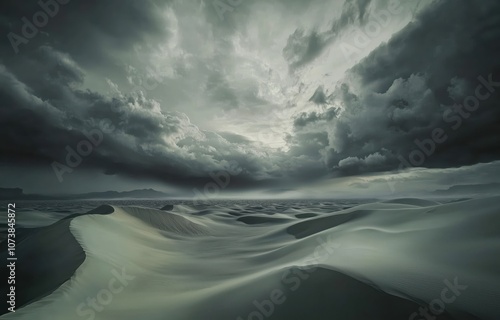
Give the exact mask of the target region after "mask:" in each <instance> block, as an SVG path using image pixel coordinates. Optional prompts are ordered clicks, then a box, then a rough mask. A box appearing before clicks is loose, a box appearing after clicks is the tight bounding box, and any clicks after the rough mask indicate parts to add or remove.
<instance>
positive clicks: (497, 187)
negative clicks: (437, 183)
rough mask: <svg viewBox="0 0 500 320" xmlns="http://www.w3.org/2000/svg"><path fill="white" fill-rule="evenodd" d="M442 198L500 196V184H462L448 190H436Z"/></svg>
mask: <svg viewBox="0 0 500 320" xmlns="http://www.w3.org/2000/svg"><path fill="white" fill-rule="evenodd" d="M435 194H437V195H442V196H455V195H483V194H484V195H486V194H500V183H485V184H462V185H456V186H452V187H449V188H448V189H443V190H436V191H435Z"/></svg>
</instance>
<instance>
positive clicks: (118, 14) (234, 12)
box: [0, 0, 500, 197]
mask: <svg viewBox="0 0 500 320" xmlns="http://www.w3.org/2000/svg"><path fill="white" fill-rule="evenodd" d="M0 35H1V38H0V139H1V142H0V176H1V177H2V179H1V181H0V187H22V188H24V189H25V191H27V192H39V193H61V192H89V191H103V190H109V189H113V190H131V189H139V188H148V187H152V188H155V189H158V190H163V191H167V192H172V193H182V194H185V195H189V194H190V192H192V190H193V189H197V190H204V188H206V187H207V185H208V186H214V185H217V186H218V187H219V189H220V191H221V193H222V194H227V195H243V194H247V195H254V196H256V197H257V196H259V195H266V196H277V197H279V196H284V195H286V196H293V197H299V196H301V195H305V196H308V197H314V196H335V195H339V196H343V195H344V196H345V195H353V196H354V195H359V196H361V197H362V196H370V195H374V196H382V195H389V196H390V195H395V194H398V192H401V191H404V192H408V193H412V192H413V193H415V192H424V191H432V190H436V189H443V188H446V187H450V186H453V185H457V184H480V183H490V182H495V181H498V176H499V172H500V170H499V169H500V162H499V160H500V148H499V147H498V146H499V142H500V135H499V132H500V109H499V106H498V103H499V97H500V96H499V91H500V59H499V58H498V57H500V45H499V43H500V41H499V40H500V3H499V2H498V1H497V0H483V1H472V0H421V1H416V0H415V1H414V0H345V1H344V0H329V1H327V0H310V1H305V0H303V1H301V0H272V1H270V0H193V1H181V0H171V1H167V0H163V1H160V0H156V1H155V0H144V1H132V0H104V1H98V0H59V1H56V0H41V1H31V0H29V1H14V0H9V1H2V2H1V3H0ZM214 183H215V184H214Z"/></svg>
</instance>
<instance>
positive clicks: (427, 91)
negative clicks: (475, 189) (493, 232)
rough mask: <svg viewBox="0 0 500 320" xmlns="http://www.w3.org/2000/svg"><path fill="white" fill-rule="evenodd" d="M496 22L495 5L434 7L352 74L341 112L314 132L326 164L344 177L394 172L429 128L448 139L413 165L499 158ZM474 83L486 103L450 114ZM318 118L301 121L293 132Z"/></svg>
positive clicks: (498, 9)
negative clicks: (321, 135)
mask: <svg viewBox="0 0 500 320" xmlns="http://www.w3.org/2000/svg"><path fill="white" fill-rule="evenodd" d="M498 21H500V4H499V3H498V2H497V1H493V0H491V1H483V2H481V3H472V2H469V1H465V0H464V1H459V2H457V1H439V2H436V3H435V4H434V5H433V6H431V7H430V8H428V9H427V10H426V11H424V12H423V13H422V14H421V15H420V16H419V17H417V20H416V21H415V22H412V23H410V24H409V25H408V26H407V27H405V28H404V29H402V30H401V31H400V32H399V33H398V34H396V35H395V36H393V38H392V39H391V40H390V41H389V42H388V43H387V44H382V45H381V46H380V47H379V48H377V49H376V50H374V51H373V52H372V53H371V54H370V55H369V56H368V57H367V58H365V59H364V60H362V61H361V62H360V63H359V64H357V65H356V66H355V67H354V68H352V70H351V71H350V72H349V73H348V77H347V79H349V80H348V81H347V82H346V83H345V84H343V85H341V86H339V87H338V88H337V90H336V92H335V93H333V96H335V98H336V99H337V102H338V103H339V104H340V105H341V106H342V109H343V110H342V112H341V114H340V115H339V116H338V117H337V118H335V119H333V120H332V121H330V122H328V124H327V125H325V126H323V127H322V128H315V130H316V131H318V132H321V131H326V132H327V133H328V138H329V147H328V148H326V149H324V150H320V152H322V153H323V154H324V155H325V162H326V164H327V166H328V167H329V168H330V169H331V170H333V171H338V172H344V173H348V174H349V173H359V172H366V171H380V170H387V169H396V168H397V167H398V165H399V164H400V162H399V160H398V159H397V156H398V155H400V156H403V157H405V158H406V159H408V156H409V154H410V153H411V152H412V151H413V150H415V149H418V147H417V145H416V144H415V140H416V139H419V141H423V140H425V139H428V138H432V132H433V130H434V129H435V128H441V129H443V132H444V134H445V135H446V137H447V140H446V141H444V142H441V143H437V144H436V143H435V144H436V151H435V152H433V153H432V154H429V155H428V156H426V159H425V161H424V162H423V163H421V164H419V165H422V166H425V167H448V166H459V165H470V164H474V163H478V162H488V161H492V160H494V159H498V158H499V157H500V152H499V151H498V150H499V149H498V148H497V146H498V144H499V142H500V140H499V138H498V137H499V135H498V128H499V127H500V126H499V125H500V109H499V108H498V103H499V95H498V91H499V90H500V87H498V83H499V82H500V61H499V60H498V57H499V56H500V47H499V46H498V43H499V40H500V27H499V26H500V25H499V23H498ZM481 76H482V77H483V79H484V80H479V79H478V77H481ZM490 76H491V77H492V79H493V81H494V82H496V85H494V86H495V87H494V88H490V89H494V90H495V89H496V92H494V93H492V94H491V95H490V94H489V92H488V86H487V85H484V84H482V83H483V82H488V78H489V77H490ZM478 85H482V86H483V88H482V89H481V90H482V91H480V92H481V94H483V95H484V94H488V98H487V99H486V100H484V101H481V102H480V106H479V107H478V108H477V110H475V111H474V112H469V111H467V110H462V111H452V110H455V109H452V107H453V105H455V104H463V102H464V100H465V99H466V98H467V97H468V96H471V95H472V96H473V95H476V91H475V90H476V88H477V87H478ZM470 101H473V100H469V103H470ZM460 112H462V114H461V113H460ZM321 117H322V116H321V115H320V114H312V115H310V116H304V115H303V116H301V117H299V118H298V119H296V126H295V128H296V129H300V127H301V126H303V125H304V124H305V123H307V122H315V121H316V120H317V119H318V118H321ZM304 130H309V131H310V130H311V128H307V129H304ZM309 131H308V132H309ZM297 137H300V136H297ZM296 140H297V141H296V142H298V143H299V144H301V143H307V145H310V143H309V142H307V141H306V142H300V139H298V138H296ZM318 148H320V145H318Z"/></svg>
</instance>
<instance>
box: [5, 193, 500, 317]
mask: <svg viewBox="0 0 500 320" xmlns="http://www.w3.org/2000/svg"><path fill="white" fill-rule="evenodd" d="M499 200H500V197H490V198H483V199H475V200H467V201H461V202H455V203H447V204H439V203H435V202H431V201H426V200H420V199H399V200H395V201H385V202H378V203H369V204H362V205H359V206H353V207H350V208H347V209H341V208H339V206H337V205H334V204H331V203H327V204H319V205H317V204H316V205H313V204H308V203H304V204H303V205H302V207H301V206H300V205H294V206H293V207H288V208H286V206H285V205H281V206H278V205H270V206H266V205H264V204H262V205H241V204H235V205H228V204H224V205H214V206H212V207H210V208H207V207H205V208H198V209H196V208H194V207H193V206H188V205H174V206H172V207H171V208H169V209H170V211H162V210H156V209H149V208H141V207H117V206H101V207H99V208H97V209H96V210H93V211H90V212H89V213H87V214H84V215H78V216H73V217H71V218H70V219H65V220H62V221H60V222H58V223H56V224H53V225H51V226H49V227H44V228H39V229H35V230H33V234H30V235H27V236H26V238H25V240H24V241H23V242H22V243H21V244H19V249H18V250H19V254H20V255H22V257H20V258H19V260H20V262H21V261H24V262H23V263H24V264H23V267H22V268H25V269H23V270H20V271H19V272H20V273H22V274H23V277H25V279H27V281H26V284H25V285H24V287H23V292H24V293H23V294H24V296H22V297H21V296H19V299H20V300H19V301H21V299H24V300H22V301H23V303H24V304H26V305H25V306H24V307H23V308H20V309H18V310H17V312H16V313H9V314H4V315H2V316H1V317H0V318H1V319H34V315H36V319H41V320H43V319H51V320H58V319H61V320H63V319H64V320H67V319H91V318H93V317H95V319H145V320H156V319H158V320H160V319H180V320H184V319H186V320H196V319H228V320H237V319H245V320H246V319H261V318H262V319H318V320H321V319H384V320H387V319H389V320H390V319H413V320H417V319H421V318H423V316H419V315H418V312H419V308H421V307H424V308H427V310H430V309H429V308H430V307H429V303H431V307H432V308H434V309H436V308H437V309H436V310H438V311H440V312H439V317H438V318H437V319H498V318H499V316H500V311H499V310H498V307H497V304H498V301H500V289H499V288H500V272H499V270H500V260H499V259H498V252H499V250H500V232H499V231H498V225H499V222H500V221H499V220H500V216H499V215H498V212H499V211H500V210H499V209H500V208H499V206H500V201H499ZM278 207H279V208H278ZM252 210H253V212H254V214H253V215H252V214H249V213H248V211H250V212H251V211H252ZM111 211H112V212H111ZM200 211H205V212H204V213H203V214H199V213H200ZM206 211H209V212H206ZM328 211H330V212H328ZM271 213H272V214H271ZM298 215H300V216H301V217H300V218H299V217H297V216H298ZM238 220H239V221H238ZM75 239H76V240H75ZM4 250H5V248H4ZM2 252H3V254H4V255H5V251H2ZM4 258H5V257H4ZM21 258H22V259H21ZM27 261H30V263H27ZM20 265H21V263H20ZM34 266H37V267H36V268H34ZM2 271H3V270H2ZM20 277H21V276H20ZM42 278H43V280H42ZM34 279H36V280H34ZM112 282H113V285H114V286H115V287H116V286H119V287H120V288H119V289H120V290H119V291H117V292H116V293H112V294H111V298H110V299H111V301H107V300H106V299H108V298H109V297H107V296H105V295H104V294H103V293H102V292H104V291H103V290H108V289H109V290H111V289H110V288H112V286H111V285H110V284H111V283H112ZM33 284H35V285H33ZM450 286H451V288H452V289H450ZM453 286H455V287H453ZM2 289H4V288H2ZM444 290H447V291H446V294H445V295H444V296H443V291H444ZM453 290H454V291H453ZM455 291H456V292H455ZM19 292H21V288H20V289H19ZM109 292H110V293H111V291H109ZM99 295H100V296H99ZM89 298H90V299H92V298H96V299H97V300H95V301H97V303H98V305H97V307H96V308H94V307H93V306H92V305H89V303H88V301H89V300H88V299H89ZM99 299H101V300H99ZM103 299H104V300H103ZM443 299H444V300H446V302H445V301H444V300H443ZM451 300H453V301H451ZM99 301H101V304H99ZM103 301H104V302H106V303H102V302H103ZM441 304H442V305H443V308H442V309H443V310H439V308H440V306H441ZM434 309H432V310H434Z"/></svg>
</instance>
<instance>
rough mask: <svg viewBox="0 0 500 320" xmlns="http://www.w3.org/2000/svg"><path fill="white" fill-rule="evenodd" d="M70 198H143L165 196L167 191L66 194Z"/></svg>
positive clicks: (146, 190) (142, 190)
mask: <svg viewBox="0 0 500 320" xmlns="http://www.w3.org/2000/svg"><path fill="white" fill-rule="evenodd" d="M66 197H67V198H70V199H122V198H141V199H144V198H146V199H152V198H165V197H167V194H166V193H163V192H160V191H156V190H154V189H140V190H132V191H123V192H118V191H105V192H90V193H83V194H77V195H68V196H66Z"/></svg>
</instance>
